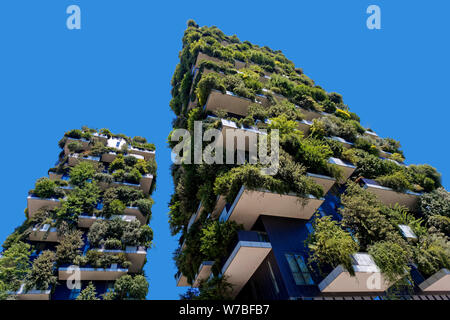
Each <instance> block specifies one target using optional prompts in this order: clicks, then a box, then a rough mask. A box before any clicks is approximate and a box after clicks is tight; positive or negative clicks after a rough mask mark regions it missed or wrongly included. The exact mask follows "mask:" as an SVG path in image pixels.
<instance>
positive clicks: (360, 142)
mask: <svg viewBox="0 0 450 320" xmlns="http://www.w3.org/2000/svg"><path fill="white" fill-rule="evenodd" d="M354 147H355V148H358V149H361V150H364V151H366V152H367V153H369V154H371V155H374V156H378V155H379V154H380V151H379V150H378V148H377V146H376V145H375V144H374V141H373V140H372V139H371V138H369V137H366V136H362V137H358V138H357V139H356V140H355V144H354Z"/></svg>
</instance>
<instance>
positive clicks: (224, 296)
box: [193, 276, 232, 300]
mask: <svg viewBox="0 0 450 320" xmlns="http://www.w3.org/2000/svg"><path fill="white" fill-rule="evenodd" d="M199 290H200V293H199V295H198V296H196V297H193V299H194V300H231V292H232V285H231V284H230V283H229V282H228V281H227V279H226V277H219V276H217V277H213V278H211V279H208V280H207V281H202V282H201V283H200V286H199Z"/></svg>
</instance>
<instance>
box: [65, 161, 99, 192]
mask: <svg viewBox="0 0 450 320" xmlns="http://www.w3.org/2000/svg"><path fill="white" fill-rule="evenodd" d="M95 173H96V170H95V168H94V165H93V164H92V163H89V162H85V161H82V162H80V163H78V164H77V165H76V166H74V167H73V168H71V169H70V183H71V184H72V185H74V186H81V185H83V184H84V183H86V181H87V180H89V179H92V178H93V177H94V175H95Z"/></svg>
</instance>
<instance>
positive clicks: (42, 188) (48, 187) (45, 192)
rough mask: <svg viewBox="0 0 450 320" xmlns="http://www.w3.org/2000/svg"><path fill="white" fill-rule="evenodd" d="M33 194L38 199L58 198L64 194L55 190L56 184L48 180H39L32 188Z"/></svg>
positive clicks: (59, 190)
mask: <svg viewBox="0 0 450 320" xmlns="http://www.w3.org/2000/svg"><path fill="white" fill-rule="evenodd" d="M34 194H35V195H36V196H38V197H39V198H43V199H47V198H59V197H63V196H64V192H63V191H62V190H61V189H58V188H57V184H56V183H55V182H54V181H53V180H50V179H49V178H39V179H38V180H37V181H36V184H35V186H34Z"/></svg>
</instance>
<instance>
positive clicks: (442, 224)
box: [428, 215, 450, 234]
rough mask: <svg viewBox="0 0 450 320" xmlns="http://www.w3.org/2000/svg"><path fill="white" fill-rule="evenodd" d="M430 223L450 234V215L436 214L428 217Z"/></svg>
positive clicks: (431, 225)
mask: <svg viewBox="0 0 450 320" xmlns="http://www.w3.org/2000/svg"><path fill="white" fill-rule="evenodd" d="M428 225H429V226H430V227H433V228H435V229H436V230H438V231H440V232H442V233H443V234H450V217H447V216H441V215H434V216H431V217H429V218H428Z"/></svg>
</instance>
